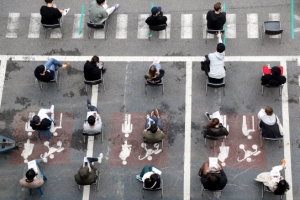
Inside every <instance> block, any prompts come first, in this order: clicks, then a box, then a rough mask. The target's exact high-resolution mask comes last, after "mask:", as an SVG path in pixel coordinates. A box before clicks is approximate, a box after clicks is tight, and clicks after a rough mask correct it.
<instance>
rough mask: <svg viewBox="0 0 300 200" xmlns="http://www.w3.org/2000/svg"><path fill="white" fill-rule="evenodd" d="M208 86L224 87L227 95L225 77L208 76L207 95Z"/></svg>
mask: <svg viewBox="0 0 300 200" xmlns="http://www.w3.org/2000/svg"><path fill="white" fill-rule="evenodd" d="M207 87H211V88H223V94H224V96H225V77H224V78H222V79H214V78H209V77H206V96H207Z"/></svg>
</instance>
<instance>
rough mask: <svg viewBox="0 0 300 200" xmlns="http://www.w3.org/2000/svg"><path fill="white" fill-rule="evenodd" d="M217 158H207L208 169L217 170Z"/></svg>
mask: <svg viewBox="0 0 300 200" xmlns="http://www.w3.org/2000/svg"><path fill="white" fill-rule="evenodd" d="M218 167H219V166H218V158H217V157H209V168H218Z"/></svg>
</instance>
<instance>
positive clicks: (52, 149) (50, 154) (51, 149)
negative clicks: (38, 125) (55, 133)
mask: <svg viewBox="0 0 300 200" xmlns="http://www.w3.org/2000/svg"><path fill="white" fill-rule="evenodd" d="M56 145H57V146H58V148H55V147H50V145H49V141H45V142H44V146H46V147H48V150H49V151H48V152H45V153H44V155H43V154H41V156H40V157H41V158H42V159H43V162H48V157H49V158H50V159H53V158H54V153H55V152H57V153H60V152H62V151H63V150H64V149H65V148H64V147H62V142H61V141H58V142H57V143H56Z"/></svg>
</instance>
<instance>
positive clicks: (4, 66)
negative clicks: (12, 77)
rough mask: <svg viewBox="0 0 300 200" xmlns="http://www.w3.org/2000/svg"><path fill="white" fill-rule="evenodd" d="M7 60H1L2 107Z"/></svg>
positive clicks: (0, 99)
mask: <svg viewBox="0 0 300 200" xmlns="http://www.w3.org/2000/svg"><path fill="white" fill-rule="evenodd" d="M6 66H7V59H3V60H2V59H1V65H0V106H1V105H2V95H3V87H4V80H5V73H6Z"/></svg>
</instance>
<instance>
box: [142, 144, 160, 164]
mask: <svg viewBox="0 0 300 200" xmlns="http://www.w3.org/2000/svg"><path fill="white" fill-rule="evenodd" d="M141 147H142V148H143V149H145V151H146V154H145V156H144V157H141V156H139V160H144V159H145V158H147V159H148V160H152V156H151V155H152V154H159V153H161V152H162V149H159V144H158V143H155V144H154V145H153V147H154V148H155V149H154V150H153V149H147V144H146V143H142V144H141Z"/></svg>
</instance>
